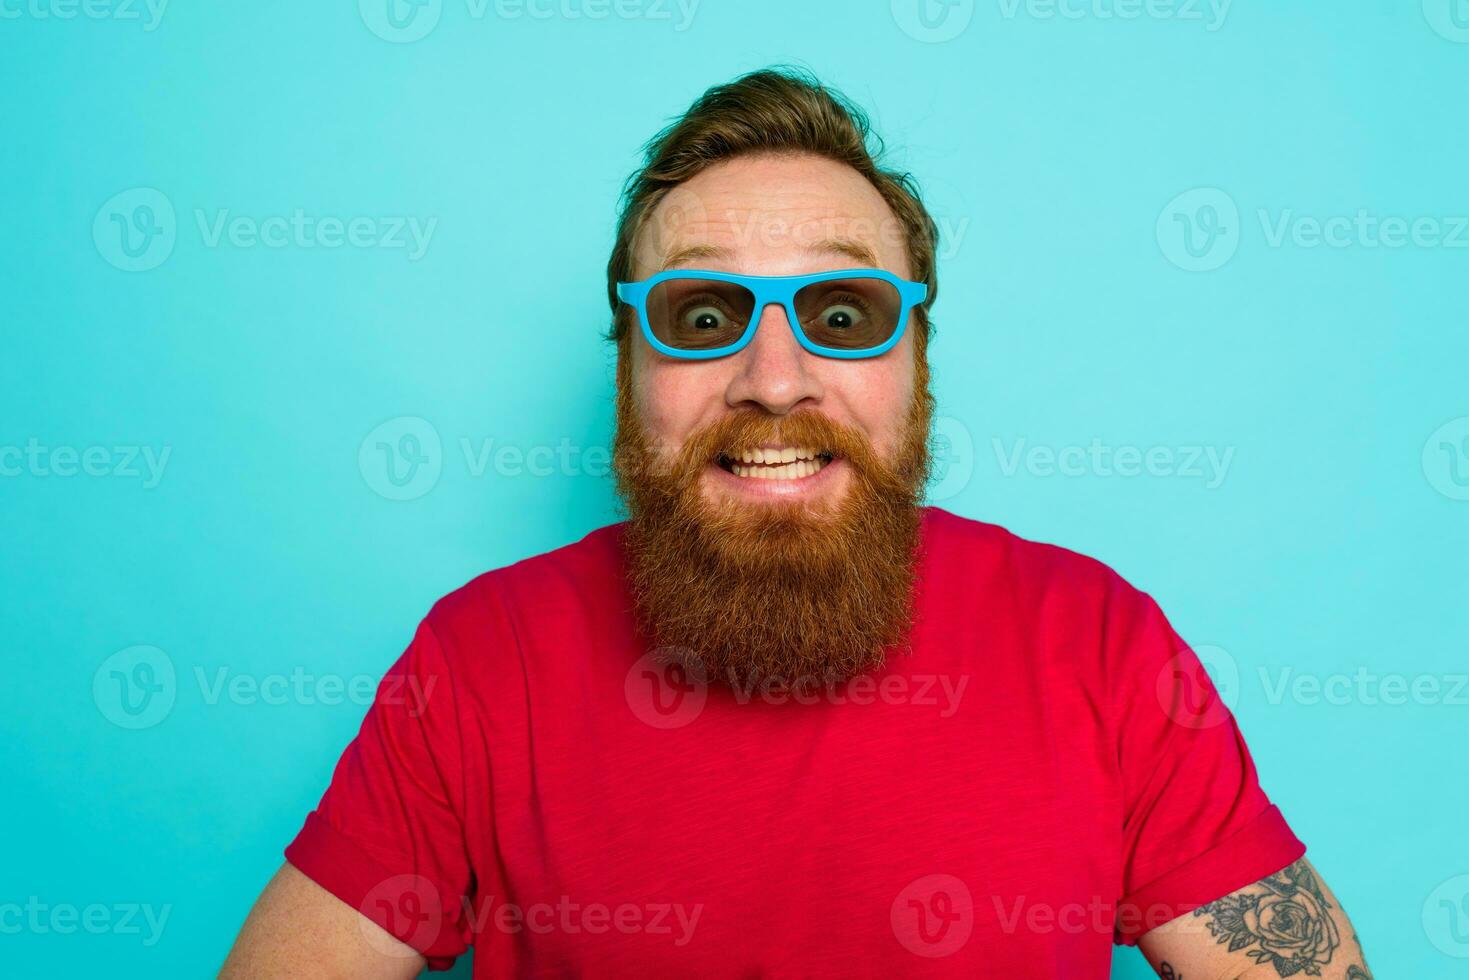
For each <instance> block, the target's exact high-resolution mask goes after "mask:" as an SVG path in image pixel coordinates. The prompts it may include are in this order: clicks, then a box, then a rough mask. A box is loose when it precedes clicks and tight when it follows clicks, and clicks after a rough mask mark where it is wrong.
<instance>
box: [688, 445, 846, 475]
mask: <svg viewBox="0 0 1469 980" xmlns="http://www.w3.org/2000/svg"><path fill="white" fill-rule="evenodd" d="M833 458H834V456H833V454H832V453H830V452H828V451H826V450H824V449H815V448H812V447H809V446H762V447H759V448H756V449H742V450H738V451H734V450H731V451H730V452H724V453H720V454H719V456H718V458H717V459H716V460H715V462H717V463H718V464H719V467H720V468H721V469H723V470H724V471H725V472H727V473H733V474H734V475H735V476H738V477H741V478H743V479H747V480H799V479H802V478H804V477H808V476H813V475H815V474H817V473H819V472H821V470H822V468H823V467H825V466H826V465H827V464H828V463H830V462H831V461H832V459H833Z"/></svg>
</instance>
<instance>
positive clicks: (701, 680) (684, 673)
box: [623, 647, 709, 730]
mask: <svg viewBox="0 0 1469 980" xmlns="http://www.w3.org/2000/svg"><path fill="white" fill-rule="evenodd" d="M674 651H677V652H679V653H680V654H681V655H680V656H678V657H674V656H672V655H671V654H672V653H673V652H674ZM623 695H624V696H625V697H626V698H627V706H628V707H629V708H631V709H632V713H633V714H634V715H636V716H637V718H638V720H639V721H641V722H643V723H644V724H645V725H650V726H652V727H653V728H660V729H665V730H666V729H671V728H682V727H683V726H685V725H687V724H688V723H689V722H691V721H693V720H694V719H695V718H697V717H699V713H700V712H701V711H703V710H704V704H705V702H706V701H707V700H708V699H709V681H708V676H707V675H706V674H705V672H704V670H703V669H702V668H701V667H700V666H699V661H698V658H697V656H695V655H694V654H693V651H691V650H688V649H687V648H683V647H676V648H675V647H657V648H655V649H653V650H650V651H648V652H647V653H645V654H643V655H642V656H641V657H639V658H638V659H637V661H636V662H635V663H634V664H633V665H632V667H631V668H630V669H629V670H628V672H627V678H626V679H625V680H624V681H623Z"/></svg>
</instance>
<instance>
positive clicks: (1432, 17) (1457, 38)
mask: <svg viewBox="0 0 1469 980" xmlns="http://www.w3.org/2000/svg"><path fill="white" fill-rule="evenodd" d="M1423 16H1424V17H1425V18H1427V20H1428V26H1430V27H1432V28H1433V29H1434V31H1436V32H1437V33H1438V35H1439V37H1442V38H1446V39H1448V40H1450V41H1453V42H1455V43H1456V44H1469V0H1423Z"/></svg>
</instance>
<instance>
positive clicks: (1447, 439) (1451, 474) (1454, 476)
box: [1423, 416, 1469, 500]
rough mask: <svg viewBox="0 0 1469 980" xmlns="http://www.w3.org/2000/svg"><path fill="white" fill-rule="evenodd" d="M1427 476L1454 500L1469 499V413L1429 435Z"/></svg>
mask: <svg viewBox="0 0 1469 980" xmlns="http://www.w3.org/2000/svg"><path fill="white" fill-rule="evenodd" d="M1423 475H1424V476H1426V477H1428V484H1429V486H1431V487H1433V489H1435V490H1437V491H1438V492H1439V493H1441V494H1443V495H1444V496H1445V497H1448V498H1449V499H1450V500H1469V416H1466V417H1464V418H1458V419H1454V420H1453V421H1452V422H1445V423H1444V424H1443V425H1441V426H1439V427H1438V429H1437V430H1435V431H1434V433H1433V435H1431V436H1429V437H1428V441H1427V442H1425V443H1424V444H1423Z"/></svg>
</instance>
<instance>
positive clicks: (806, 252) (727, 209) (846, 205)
mask: <svg viewBox="0 0 1469 980" xmlns="http://www.w3.org/2000/svg"><path fill="white" fill-rule="evenodd" d="M874 265H875V266H876V267H878V268H881V269H887V270H888V271H890V272H893V273H896V274H897V275H900V276H902V277H904V278H909V277H910V275H911V270H910V269H909V267H908V259H907V248H906V237H905V234H904V229H903V227H902V224H901V222H899V221H898V219H897V216H896V215H894V214H893V212H892V209H891V208H889V207H888V205H887V202H886V201H884V200H883V197H882V195H881V194H880V193H878V191H877V188H875V187H873V186H872V184H871V183H869V182H868V181H867V179H866V178H864V177H863V176H862V175H861V174H859V173H858V172H857V171H856V170H854V169H853V168H851V167H849V166H847V165H846V164H843V163H838V162H836V161H835V160H828V159H826V158H825V157H819V156H816V155H814V154H781V155H776V154H759V155H747V156H741V157H736V158H734V159H732V160H725V161H722V162H720V163H718V164H716V165H714V166H712V167H710V168H709V169H708V170H705V171H703V172H701V173H699V174H698V175H696V176H694V177H692V178H690V179H689V180H687V181H685V182H684V183H682V184H679V185H678V186H677V187H674V188H672V189H671V190H670V191H668V192H667V194H665V195H664V197H663V198H662V199H661V200H660V201H659V202H658V204H657V206H656V207H655V208H654V209H653V210H652V211H651V212H650V213H649V214H648V215H647V217H646V218H645V219H644V222H643V226H642V228H641V229H640V230H639V233H638V237H637V239H636V241H635V244H634V248H633V267H634V271H633V277H634V278H635V279H641V278H645V277H647V276H649V275H652V274H653V273H655V272H658V271H660V270H662V269H666V268H701V269H719V270H721V271H727V272H745V273H749V274H752V275H795V274H800V273H803V272H819V271H822V270H824V269H840V268H848V267H853V266H874Z"/></svg>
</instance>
